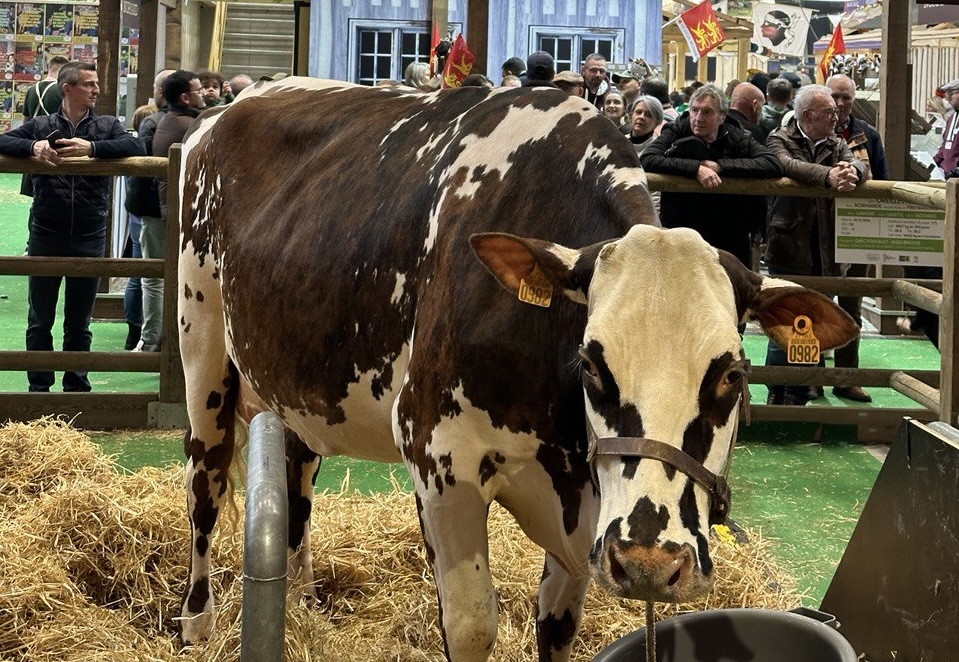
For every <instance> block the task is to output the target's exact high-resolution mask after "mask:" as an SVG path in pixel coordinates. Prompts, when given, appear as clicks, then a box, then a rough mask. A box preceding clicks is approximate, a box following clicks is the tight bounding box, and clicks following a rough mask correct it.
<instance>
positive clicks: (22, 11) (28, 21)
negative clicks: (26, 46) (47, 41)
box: [16, 2, 44, 43]
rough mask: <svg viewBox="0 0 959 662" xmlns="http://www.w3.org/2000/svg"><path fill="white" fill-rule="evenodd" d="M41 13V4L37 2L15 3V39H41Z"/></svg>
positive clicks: (30, 40) (22, 40) (25, 40)
mask: <svg viewBox="0 0 959 662" xmlns="http://www.w3.org/2000/svg"><path fill="white" fill-rule="evenodd" d="M43 13H44V12H43V5H41V4H39V3H36V2H18V3H17V34H16V40H17V41H19V42H28V43H31V42H35V41H42V40H43Z"/></svg>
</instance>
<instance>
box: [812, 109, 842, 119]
mask: <svg viewBox="0 0 959 662" xmlns="http://www.w3.org/2000/svg"><path fill="white" fill-rule="evenodd" d="M812 112H814V113H817V114H818V115H824V116H825V117H839V111H838V110H836V109H835V108H831V109H829V110H814V111H812Z"/></svg>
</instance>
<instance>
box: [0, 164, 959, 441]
mask: <svg viewBox="0 0 959 662" xmlns="http://www.w3.org/2000/svg"><path fill="white" fill-rule="evenodd" d="M179 168H180V148H179V146H174V148H173V149H172V150H171V158H170V159H169V160H167V159H164V158H157V157H136V158H129V159H113V160H98V159H85V158H84V159H65V161H64V163H63V164H61V165H60V166H58V167H57V168H55V169H54V168H51V167H49V166H46V165H44V164H41V163H39V162H36V161H32V160H28V159H11V158H7V157H0V172H17V173H53V172H57V173H66V174H77V175H110V176H119V175H125V176H159V175H163V174H166V175H167V178H168V180H169V181H171V182H175V181H179V175H180V170H179ZM647 178H648V181H649V186H650V189H651V190H654V191H674V192H690V193H703V189H702V188H701V187H700V186H699V184H698V183H696V182H695V180H692V179H685V178H681V177H673V176H665V175H655V174H648V175H647ZM167 190H168V194H167V195H168V197H167V209H168V217H167V253H166V258H165V259H164V260H145V259H136V260H134V259H110V258H100V259H93V258H72V259H71V258H31V257H0V275H4V276H11V275H20V276H23V275H45V276H52V275H70V276H99V277H110V276H146V277H151V278H157V277H162V278H163V279H164V282H165V288H164V301H163V339H164V342H163V343H162V346H161V351H160V352H159V353H153V354H145V353H130V352H26V351H0V370H6V371H14V370H15V371H25V370H28V369H42V370H89V371H105V372H117V371H123V372H159V373H160V388H159V392H157V393H0V420H8V419H9V420H31V419H34V418H37V417H39V416H42V415H46V414H65V415H67V416H70V417H78V423H79V424H81V425H83V426H85V427H89V428H115V427H146V426H183V425H185V424H186V415H185V405H184V402H185V397H184V384H183V374H182V368H181V366H180V357H179V337H178V329H177V327H176V321H177V311H176V306H177V302H176V294H177V255H178V243H179V228H178V219H177V211H178V209H179V198H178V195H179V187H177V186H170V187H168V189H167ZM710 193H717V194H720V195H723V194H750V195H790V196H800V197H850V198H878V199H881V200H901V201H904V202H910V203H913V204H920V205H923V206H926V207H932V208H938V209H945V210H946V238H945V249H944V255H943V263H944V276H943V280H942V281H930V280H920V279H910V280H903V279H892V278H820V277H810V276H799V277H789V279H790V280H793V281H795V282H797V283H799V284H800V285H804V286H806V287H810V288H813V289H816V290H819V291H821V292H823V293H824V294H826V295H829V296H835V295H856V296H861V295H866V296H872V297H883V296H895V297H897V298H899V299H902V300H904V301H907V302H909V303H911V304H913V305H917V306H920V307H922V308H924V309H926V310H930V311H933V312H936V313H939V315H940V317H941V324H940V328H941V334H940V337H941V345H940V347H941V350H942V361H941V369H940V370H939V371H935V370H909V369H875V368H855V369H854V368H809V367H772V366H759V365H757V366H754V367H753V371H752V372H753V374H752V378H751V379H752V382H753V383H759V384H782V383H790V384H808V385H819V386H839V385H853V384H857V385H861V386H872V387H889V388H893V389H895V390H896V391H897V392H899V393H902V394H904V395H906V396H907V397H908V398H910V399H911V400H913V401H914V402H916V403H917V404H918V405H919V407H917V408H903V409H889V408H876V407H852V406H850V407H823V406H815V405H812V406H806V407H784V406H768V405H758V406H753V407H752V416H753V418H755V419H759V420H774V421H806V422H816V423H840V424H852V425H856V426H857V427H858V429H859V436H860V438H864V439H865V438H872V439H876V438H878V439H887V440H888V439H891V438H892V432H893V431H894V430H895V429H896V428H897V427H898V424H899V422H900V421H901V419H902V417H903V416H912V417H913V418H917V419H920V420H932V419H936V418H939V419H940V420H943V421H946V422H947V423H950V424H952V425H956V423H957V421H956V413H957V411H959V383H957V370H956V357H957V356H959V349H957V347H956V343H957V339H959V337H957V334H956V332H955V331H956V329H955V323H954V319H955V293H956V289H957V284H959V283H957V274H956V268H955V265H956V258H957V255H956V249H957V242H956V236H955V232H956V231H955V228H956V214H957V208H959V197H957V196H959V188H957V183H956V181H950V182H948V183H945V182H938V183H936V182H928V183H915V182H872V181H870V182H865V183H863V184H862V185H861V186H859V187H858V188H856V189H855V190H854V191H850V192H847V193H839V192H837V191H835V190H833V189H822V188H812V187H806V186H803V185H801V184H798V183H796V182H794V181H792V180H790V179H785V178H784V179H775V180H724V181H723V183H722V184H721V185H720V186H719V187H718V188H716V189H713V190H712V191H710Z"/></svg>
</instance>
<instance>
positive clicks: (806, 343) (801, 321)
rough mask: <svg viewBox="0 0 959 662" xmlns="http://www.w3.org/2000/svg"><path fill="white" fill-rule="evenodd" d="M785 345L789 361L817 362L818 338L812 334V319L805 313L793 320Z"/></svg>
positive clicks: (816, 363) (810, 363) (808, 363)
mask: <svg viewBox="0 0 959 662" xmlns="http://www.w3.org/2000/svg"><path fill="white" fill-rule="evenodd" d="M786 345H787V346H786V351H787V353H788V361H789V362H790V363H803V364H807V365H818V364H819V339H818V338H816V336H815V335H814V334H813V331H812V320H811V319H809V318H808V317H806V316H805V315H797V316H796V319H794V320H793V334H792V336H790V338H789V341H788V342H787V343H786Z"/></svg>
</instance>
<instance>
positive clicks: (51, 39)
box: [43, 5, 73, 44]
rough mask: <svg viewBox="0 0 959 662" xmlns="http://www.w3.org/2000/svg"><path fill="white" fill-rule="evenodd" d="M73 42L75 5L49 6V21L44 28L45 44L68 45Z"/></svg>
mask: <svg viewBox="0 0 959 662" xmlns="http://www.w3.org/2000/svg"><path fill="white" fill-rule="evenodd" d="M72 40H73V5H47V20H46V23H45V24H44V28H43V41H44V43H46V44H56V43H68V42H70V41H72Z"/></svg>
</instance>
